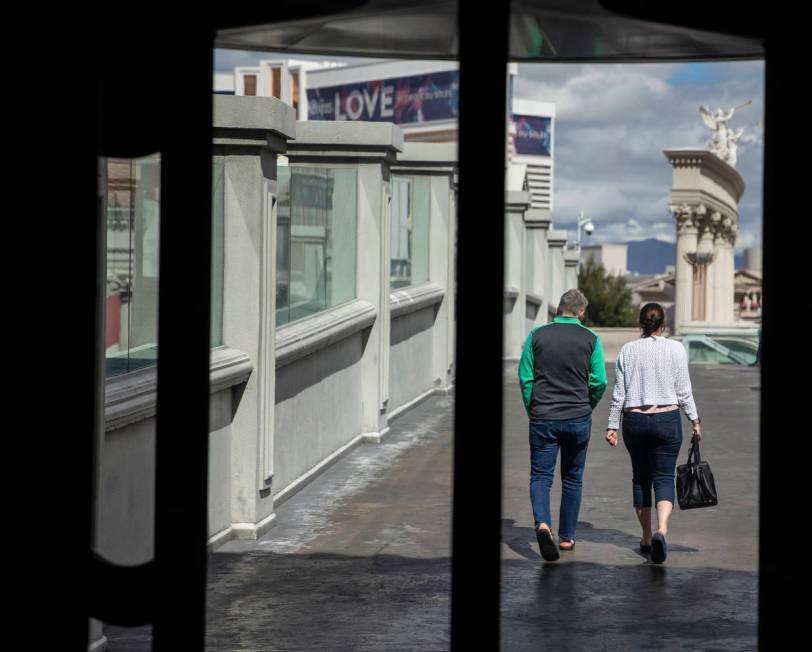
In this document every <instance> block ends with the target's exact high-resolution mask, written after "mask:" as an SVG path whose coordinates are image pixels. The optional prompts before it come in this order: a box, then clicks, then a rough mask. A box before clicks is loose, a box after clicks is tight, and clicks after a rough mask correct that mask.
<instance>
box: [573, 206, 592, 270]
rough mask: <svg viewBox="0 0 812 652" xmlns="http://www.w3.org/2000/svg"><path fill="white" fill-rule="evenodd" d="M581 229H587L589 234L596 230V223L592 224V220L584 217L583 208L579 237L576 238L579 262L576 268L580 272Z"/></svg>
mask: <svg viewBox="0 0 812 652" xmlns="http://www.w3.org/2000/svg"><path fill="white" fill-rule="evenodd" d="M581 230H584V231H586V234H587V235H592V232H593V231H594V230H595V225H594V224H592V220H590V219H587V218H585V217H584V211H583V210H581V217H580V218H579V219H578V238H577V239H576V246H577V248H578V264H577V265H576V267H575V269H576V271H577V272H579V273H580V271H581Z"/></svg>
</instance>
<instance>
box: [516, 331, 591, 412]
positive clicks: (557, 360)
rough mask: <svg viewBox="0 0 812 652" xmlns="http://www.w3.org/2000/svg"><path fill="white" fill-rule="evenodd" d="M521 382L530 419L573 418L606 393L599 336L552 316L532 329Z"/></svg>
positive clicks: (525, 348) (521, 367) (528, 338)
mask: <svg viewBox="0 0 812 652" xmlns="http://www.w3.org/2000/svg"><path fill="white" fill-rule="evenodd" d="M519 383H520V385H521V387H522V398H523V399H524V406H525V408H526V409H527V414H528V416H529V417H530V420H531V421H546V420H548V419H549V420H559V419H577V418H578V417H582V416H585V415H587V414H589V413H590V412H591V411H592V410H593V409H594V408H595V406H596V405H597V404H598V402H599V401H600V400H601V397H602V396H603V392H604V391H605V390H606V367H605V366H604V361H603V345H602V344H601V338H600V337H598V335H597V333H594V332H593V331H591V330H590V329H588V328H587V327H586V326H584V325H583V324H581V322H580V321H579V320H578V319H577V318H576V317H556V318H555V319H553V321H552V322H550V323H549V324H543V325H542V326H538V327H537V328H534V329H533V330H532V331H530V335H528V337H527V342H526V343H525V345H524V351H523V352H522V357H521V360H519Z"/></svg>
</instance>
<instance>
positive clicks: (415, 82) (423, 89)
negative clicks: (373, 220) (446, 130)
mask: <svg viewBox="0 0 812 652" xmlns="http://www.w3.org/2000/svg"><path fill="white" fill-rule="evenodd" d="M458 103H459V71H458V70H447V71H442V72H432V73H428V74H424V75H413V76H411V77H393V78H391V79H383V80H374V81H365V82H357V83H354V84H342V85H340V86H329V87H325V88H308V89H307V118H308V120H366V121H371V122H394V123H395V124H398V125H412V124H421V123H425V122H437V121H441V120H456V118H457V112H458V106H459V104H458Z"/></svg>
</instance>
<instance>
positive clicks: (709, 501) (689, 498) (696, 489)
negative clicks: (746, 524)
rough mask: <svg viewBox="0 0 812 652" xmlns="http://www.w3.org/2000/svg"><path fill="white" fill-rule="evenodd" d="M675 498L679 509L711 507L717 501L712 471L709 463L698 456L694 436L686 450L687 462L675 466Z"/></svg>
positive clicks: (696, 442)
mask: <svg viewBox="0 0 812 652" xmlns="http://www.w3.org/2000/svg"><path fill="white" fill-rule="evenodd" d="M677 500H678V501H679V506H680V509H695V508H697V507H713V506H714V505H715V504H716V503H717V499H716V484H715V483H714V481H713V473H711V469H710V465H709V464H708V463H707V462H703V461H702V458H701V457H700V456H699V441H698V440H697V439H696V438H694V440H693V443H692V444H691V450H690V451H689V452H688V463H687V464H680V465H679V466H678V467H677Z"/></svg>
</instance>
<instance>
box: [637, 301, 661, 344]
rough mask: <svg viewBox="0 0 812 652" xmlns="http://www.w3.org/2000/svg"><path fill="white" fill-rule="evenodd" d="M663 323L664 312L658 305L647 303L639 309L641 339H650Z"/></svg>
mask: <svg viewBox="0 0 812 652" xmlns="http://www.w3.org/2000/svg"><path fill="white" fill-rule="evenodd" d="M664 323H665V311H664V310H663V307H662V306H661V305H660V304H659V303H647V304H646V305H645V306H643V307H642V308H641V309H640V328H642V329H643V337H650V336H651V334H652V333H656V332H657V331H658V330H660V326H662V325H663V324H664Z"/></svg>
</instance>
